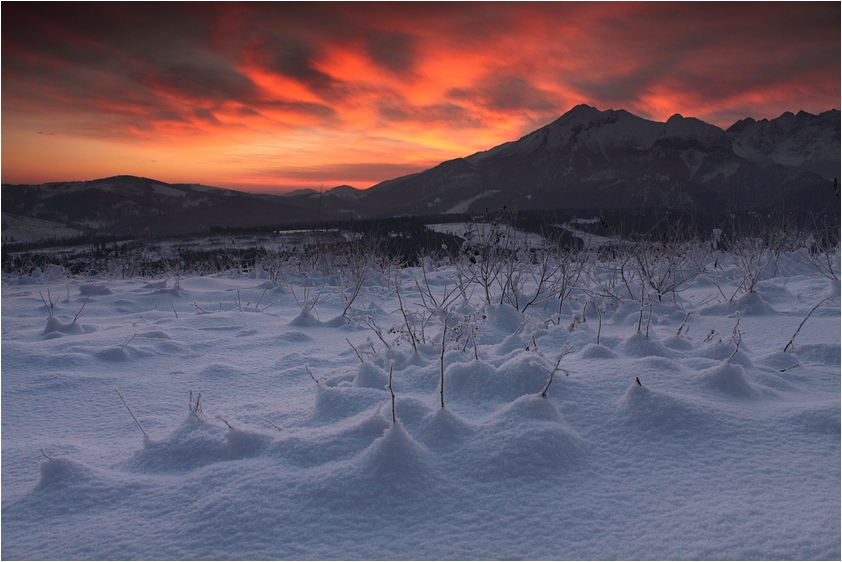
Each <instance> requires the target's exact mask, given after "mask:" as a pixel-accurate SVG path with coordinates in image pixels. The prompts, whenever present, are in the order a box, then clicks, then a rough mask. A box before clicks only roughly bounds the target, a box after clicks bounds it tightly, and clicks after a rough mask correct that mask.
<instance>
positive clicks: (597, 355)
mask: <svg viewBox="0 0 842 562" xmlns="http://www.w3.org/2000/svg"><path fill="white" fill-rule="evenodd" d="M581 356H582V359H616V358H617V354H616V353H614V352H613V351H611V349H610V348H608V347H606V346H604V345H602V344H599V345H597V344H595V343H589V344H588V345H586V346H585V347H584V349H582V351H581Z"/></svg>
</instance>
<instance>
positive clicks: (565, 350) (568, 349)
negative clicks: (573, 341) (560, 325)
mask: <svg viewBox="0 0 842 562" xmlns="http://www.w3.org/2000/svg"><path fill="white" fill-rule="evenodd" d="M571 351H573V348H572V347H571V346H567V345H565V346H564V347H562V348H561V353H559V354H558V357H557V358H556V360H555V363H554V364H553V368H552V369H546V371H547V373H549V375H550V379H549V380H548V381H547V386H545V387H544V390H542V391H541V398H546V397H547V391H548V390H549V389H550V385H551V384H553V377H554V376H555V374H556V371H558V370H559V365H560V364H561V360H562V359H564V356H565V355H567V354H568V353H570V352H571Z"/></svg>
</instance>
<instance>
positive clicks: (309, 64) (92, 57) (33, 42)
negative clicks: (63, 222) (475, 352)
mask: <svg viewBox="0 0 842 562" xmlns="http://www.w3.org/2000/svg"><path fill="white" fill-rule="evenodd" d="M2 16H3V17H2V26H3V29H2V32H3V33H2V35H3V37H2V78H3V82H2V149H3V159H2V176H3V177H2V181H3V183H43V182H46V181H69V180H83V179H95V178H100V177H106V176H111V175H137V176H145V177H151V178H155V179H159V180H161V181H166V182H169V183H202V184H206V185H215V186H219V187H227V188H232V189H241V190H247V191H263V192H278V191H287V190H291V189H299V188H305V187H309V188H313V189H318V188H319V186H320V185H322V184H323V185H324V186H325V188H326V189H327V188H331V187H334V186H336V185H340V184H349V185H353V186H355V187H358V188H366V187H370V186H371V185H374V184H376V183H378V182H380V181H383V180H387V179H392V178H394V177H397V176H401V175H405V174H409V173H413V172H417V171H421V170H423V169H426V168H429V167H432V166H435V165H436V164H438V163H440V162H442V161H444V160H448V159H451V158H456V157H460V156H467V155H469V154H472V153H474V152H477V151H480V150H487V149H489V148H492V147H493V146H496V145H499V144H501V143H503V142H507V141H511V140H517V139H518V138H520V137H521V136H523V135H524V134H526V133H529V132H531V131H533V130H535V129H537V128H539V127H541V126H543V125H546V124H547V123H550V122H552V121H554V120H555V119H557V118H558V117H559V116H560V115H562V114H563V113H565V112H566V111H568V110H569V109H570V108H571V107H573V106H575V105H577V104H579V103H586V104H588V105H593V106H596V107H598V108H599V109H601V110H605V109H626V110H628V111H631V112H632V113H635V114H637V115H639V116H641V117H644V118H648V119H653V120H656V121H666V120H667V119H668V118H669V117H670V116H671V115H673V114H675V113H681V114H682V115H684V116H693V117H697V118H699V119H702V120H704V121H707V122H709V123H713V124H715V125H718V126H720V127H723V128H727V127H728V126H730V125H731V124H733V123H734V122H735V121H737V120H738V119H742V118H745V117H754V118H755V119H763V118H774V117H778V116H779V115H781V114H782V113H784V112H785V111H793V112H797V111H799V110H804V111H808V112H811V113H820V112H822V111H826V110H828V109H832V108H837V109H838V108H839V105H840V104H839V98H840V53H839V44H840V28H839V25H838V22H839V19H840V5H839V4H838V3H796V4H779V3H749V4H744V3H715V4H694V3H690V4H684V3H677V4H673V3H654V4H650V3H644V4H638V3H620V4H613V3H572V4H570V3H488V4H486V3H469V4H438V3H433V4H427V3H420V4H415V3H382V4H381V3H377V4H368V3H339V4H322V3H305V4H239V3H233V4H229V3H189V4H169V3H162V4H156V3H153V4H140V5H137V4H128V5H127V4H122V3H98V4H72V3H69V4H51V5H49V6H48V7H44V5H30V4H25V3H23V4H22V3H4V4H3V5H2Z"/></svg>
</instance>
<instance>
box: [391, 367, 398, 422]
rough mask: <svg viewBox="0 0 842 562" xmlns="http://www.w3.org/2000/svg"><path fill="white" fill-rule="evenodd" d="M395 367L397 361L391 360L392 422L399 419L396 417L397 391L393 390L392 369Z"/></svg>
mask: <svg viewBox="0 0 842 562" xmlns="http://www.w3.org/2000/svg"><path fill="white" fill-rule="evenodd" d="M394 367H395V362H394V361H390V362H389V393H390V394H391V395H392V423H395V422H396V421H397V418H396V417H395V391H394V390H392V369H393V368H394Z"/></svg>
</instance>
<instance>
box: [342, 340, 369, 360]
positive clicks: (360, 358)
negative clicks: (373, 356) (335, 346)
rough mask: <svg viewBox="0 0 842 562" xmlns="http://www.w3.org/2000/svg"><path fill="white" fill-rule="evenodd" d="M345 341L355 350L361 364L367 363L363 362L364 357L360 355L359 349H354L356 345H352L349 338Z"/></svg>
mask: <svg viewBox="0 0 842 562" xmlns="http://www.w3.org/2000/svg"><path fill="white" fill-rule="evenodd" d="M345 341H346V342H348V345H350V346H351V349H353V350H354V353H356V354H357V359H359V360H360V363H365V361H363V357H362V355H360V352H359V351H357V348H356V347H354V344H352V343H351V340H349V339H348V338H345Z"/></svg>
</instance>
